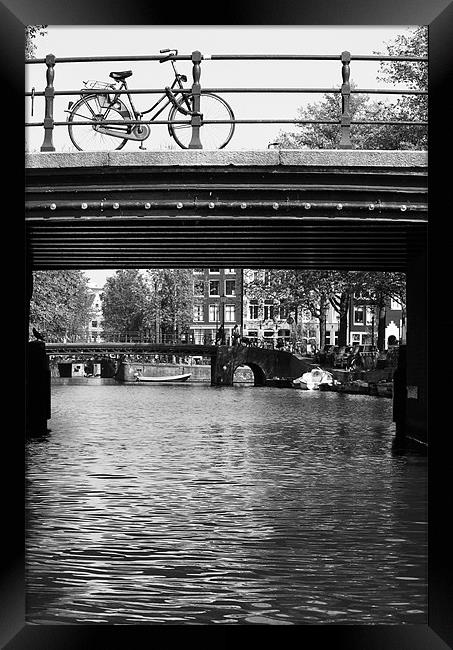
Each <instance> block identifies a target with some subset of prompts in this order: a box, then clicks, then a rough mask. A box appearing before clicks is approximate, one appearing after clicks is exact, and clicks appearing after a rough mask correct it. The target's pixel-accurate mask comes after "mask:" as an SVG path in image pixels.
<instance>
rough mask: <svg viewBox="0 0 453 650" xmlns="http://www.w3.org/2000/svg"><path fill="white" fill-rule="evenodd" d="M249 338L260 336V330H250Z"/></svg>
mask: <svg viewBox="0 0 453 650" xmlns="http://www.w3.org/2000/svg"><path fill="white" fill-rule="evenodd" d="M247 336H258V330H249V331H248V333H247Z"/></svg>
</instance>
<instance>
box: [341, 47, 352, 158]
mask: <svg viewBox="0 0 453 650" xmlns="http://www.w3.org/2000/svg"><path fill="white" fill-rule="evenodd" d="M350 62H351V53H350V52H342V53H341V63H342V68H341V75H342V78H343V84H342V86H341V133H340V144H339V145H338V146H339V148H340V149H352V144H351V106H350V100H351V84H350V83H349V75H350V72H351V71H350V67H349V64H350Z"/></svg>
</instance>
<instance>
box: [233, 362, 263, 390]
mask: <svg viewBox="0 0 453 650" xmlns="http://www.w3.org/2000/svg"><path fill="white" fill-rule="evenodd" d="M241 365H244V366H248V367H249V368H250V370H251V371H252V373H253V385H254V386H265V384H266V374H265V372H264V370H263V369H262V368H261V366H259V365H258V364H257V363H253V362H250V361H244V363H243V364H241ZM238 368H239V365H237V366H236V367H235V369H234V372H236V370H237V369H238ZM233 377H234V373H233Z"/></svg>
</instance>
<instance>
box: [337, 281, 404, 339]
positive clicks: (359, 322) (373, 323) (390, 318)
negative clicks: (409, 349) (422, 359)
mask: <svg viewBox="0 0 453 650" xmlns="http://www.w3.org/2000/svg"><path fill="white" fill-rule="evenodd" d="M384 308H385V335H384V348H385V349H387V348H388V347H389V340H390V341H392V340H393V341H395V342H398V343H405V342H406V318H405V310H404V308H403V306H402V305H401V304H400V303H399V302H398V301H396V300H394V299H393V298H388V299H386V301H385V304H384ZM378 319H379V314H378V313H377V307H376V305H375V304H373V301H372V299H371V298H370V296H369V295H368V294H366V293H363V294H355V295H354V297H353V299H352V300H351V304H350V308H349V327H348V332H349V345H355V344H357V343H358V344H360V345H364V344H367V343H368V344H372V345H376V344H377V337H378ZM393 337H394V338H393ZM391 344H392V343H390V345H391Z"/></svg>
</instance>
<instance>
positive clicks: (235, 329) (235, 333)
mask: <svg viewBox="0 0 453 650" xmlns="http://www.w3.org/2000/svg"><path fill="white" fill-rule="evenodd" d="M232 336H233V345H238V344H239V339H240V338H241V333H240V331H239V327H238V324H237V323H235V325H234V327H233V332H232Z"/></svg>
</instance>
